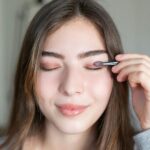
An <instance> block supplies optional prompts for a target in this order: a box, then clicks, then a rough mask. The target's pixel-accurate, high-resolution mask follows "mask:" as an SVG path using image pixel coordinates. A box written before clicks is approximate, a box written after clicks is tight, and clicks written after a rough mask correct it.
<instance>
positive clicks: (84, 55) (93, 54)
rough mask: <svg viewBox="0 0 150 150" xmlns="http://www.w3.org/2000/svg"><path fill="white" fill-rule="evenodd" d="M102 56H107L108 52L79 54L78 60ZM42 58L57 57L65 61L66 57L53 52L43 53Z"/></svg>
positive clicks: (94, 51) (96, 51)
mask: <svg viewBox="0 0 150 150" xmlns="http://www.w3.org/2000/svg"><path fill="white" fill-rule="evenodd" d="M101 54H107V51H106V50H90V51H87V52H83V53H81V54H78V56H77V57H78V58H79V59H83V58H87V57H90V56H96V55H101ZM42 56H46V57H47V56H48V57H55V58H59V59H65V56H63V55H61V54H59V53H56V52H52V51H43V52H42Z"/></svg>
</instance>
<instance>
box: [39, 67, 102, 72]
mask: <svg viewBox="0 0 150 150" xmlns="http://www.w3.org/2000/svg"><path fill="white" fill-rule="evenodd" d="M59 68H60V67H56V68H53V69H46V68H44V67H40V69H41V70H43V71H54V70H57V69H59ZM85 69H87V70H92V71H96V70H100V69H103V67H95V68H88V67H85Z"/></svg>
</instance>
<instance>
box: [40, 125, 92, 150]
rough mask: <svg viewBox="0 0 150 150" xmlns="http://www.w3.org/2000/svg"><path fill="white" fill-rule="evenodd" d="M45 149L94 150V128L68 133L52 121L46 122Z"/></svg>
mask: <svg viewBox="0 0 150 150" xmlns="http://www.w3.org/2000/svg"><path fill="white" fill-rule="evenodd" d="M45 127H46V130H45V131H46V132H45V139H44V142H43V144H42V147H43V149H45V150H48V149H53V150H60V149H62V150H70V149H71V150H88V149H89V150H92V149H93V148H92V147H93V145H94V144H93V143H94V130H93V129H90V130H88V131H85V132H82V133H76V134H67V133H64V132H62V131H60V130H58V129H57V128H56V127H55V126H53V125H52V124H50V123H46V126H45Z"/></svg>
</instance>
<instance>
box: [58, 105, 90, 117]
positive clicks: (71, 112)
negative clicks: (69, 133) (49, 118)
mask: <svg viewBox="0 0 150 150" xmlns="http://www.w3.org/2000/svg"><path fill="white" fill-rule="evenodd" d="M56 106H57V108H58V110H59V111H60V112H61V113H62V114H63V115H65V116H68V117H69V116H70V117H73V116H77V115H79V114H81V113H82V112H84V111H85V109H86V108H87V107H88V106H86V105H77V104H70V103H68V104H62V105H56Z"/></svg>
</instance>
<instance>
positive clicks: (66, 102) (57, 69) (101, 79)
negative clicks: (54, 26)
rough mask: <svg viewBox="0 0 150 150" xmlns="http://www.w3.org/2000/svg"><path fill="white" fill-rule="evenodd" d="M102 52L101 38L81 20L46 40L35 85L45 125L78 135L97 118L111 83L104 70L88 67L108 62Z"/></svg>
mask: <svg viewBox="0 0 150 150" xmlns="http://www.w3.org/2000/svg"><path fill="white" fill-rule="evenodd" d="M102 50H105V51H104V52H102ZM105 52H106V49H105V45H104V41H103V38H102V36H101V35H100V34H99V32H98V31H97V29H96V28H95V27H94V25H93V24H92V23H90V22H89V21H87V20H83V19H81V18H78V19H77V18H76V19H73V20H71V21H69V22H67V23H66V24H64V25H63V26H62V27H61V28H59V29H58V30H57V31H55V32H54V33H53V34H51V35H49V36H48V37H47V39H46V41H45V43H44V49H43V55H42V56H41V58H40V70H39V72H38V77H37V83H36V93H37V96H38V104H39V107H40V109H41V111H42V113H43V115H44V116H45V117H46V121H47V123H49V124H50V125H52V126H53V127H54V128H56V129H57V130H59V131H61V132H64V133H81V132H84V131H86V130H87V129H89V128H90V127H92V125H93V124H94V123H95V122H96V121H97V120H98V119H99V118H100V117H101V115H102V113H103V112H104V110H105V109H106V107H107V104H108V101H109V97H110V94H111V91H112V86H113V81H112V78H111V75H110V72H109V71H108V69H107V68H102V69H99V70H92V68H94V66H93V63H94V62H96V61H108V55H107V53H105Z"/></svg>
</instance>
